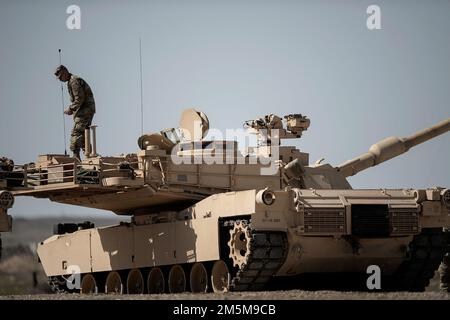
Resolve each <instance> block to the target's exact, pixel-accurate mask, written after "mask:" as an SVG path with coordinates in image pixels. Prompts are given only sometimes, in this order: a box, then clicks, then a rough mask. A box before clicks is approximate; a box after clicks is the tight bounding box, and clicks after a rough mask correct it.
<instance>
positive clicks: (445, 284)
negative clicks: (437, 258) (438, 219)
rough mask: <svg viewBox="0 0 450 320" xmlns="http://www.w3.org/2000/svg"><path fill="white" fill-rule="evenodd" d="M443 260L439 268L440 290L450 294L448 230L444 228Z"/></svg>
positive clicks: (449, 230)
mask: <svg viewBox="0 0 450 320" xmlns="http://www.w3.org/2000/svg"><path fill="white" fill-rule="evenodd" d="M444 237H445V239H444V252H445V255H444V258H443V259H442V263H441V265H440V267H439V273H440V277H441V284H440V289H441V290H442V291H444V292H450V228H444Z"/></svg>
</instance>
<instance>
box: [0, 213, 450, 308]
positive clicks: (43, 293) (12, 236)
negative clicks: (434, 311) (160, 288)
mask: <svg viewBox="0 0 450 320" xmlns="http://www.w3.org/2000/svg"><path fill="white" fill-rule="evenodd" d="M84 220H87V219H77V220H76V221H75V220H70V221H69V220H67V219H65V220H64V219H34V220H24V219H15V221H14V230H13V232H12V233H3V234H2V240H3V256H2V260H1V261H0V300H2V299H12V300H22V299H27V300H28V299H32V300H46V299H51V300H72V299H106V300H111V299H112V300H118V299H120V300H130V299H133V300H179V299H183V300H304V299H309V300H323V299H325V300H327V299H343V300H349V299H362V300H366V299H382V300H394V299H413V300H419V299H420V300H450V295H449V294H443V293H440V292H439V281H438V274H437V273H436V274H435V277H434V279H433V280H432V281H431V284H430V286H429V287H428V288H427V291H426V292H423V293H411V292H352V291H331V290H318V291H304V290H277V291H265V292H245V293H239V292H230V293H225V294H214V293H207V294H191V293H183V294H170V295H169V294H162V295H120V296H119V295H105V294H99V295H87V296H86V295H79V294H53V293H51V291H50V288H49V286H48V285H47V279H46V277H45V274H44V272H43V270H42V267H41V265H40V264H39V262H38V259H37V257H36V255H35V250H36V243H37V242H39V241H40V240H42V239H45V238H47V237H49V236H50V235H51V234H52V230H53V225H54V224H55V223H58V222H83V221H84ZM89 220H90V221H92V222H94V223H95V225H96V226H106V225H112V224H115V223H117V222H118V221H120V220H113V219H100V220H99V219H89ZM122 220H123V219H122Z"/></svg>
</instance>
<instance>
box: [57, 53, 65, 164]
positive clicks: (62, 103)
mask: <svg viewBox="0 0 450 320" xmlns="http://www.w3.org/2000/svg"><path fill="white" fill-rule="evenodd" d="M58 54H59V65H62V62H61V61H62V60H61V49H58ZM61 106H62V111H63V112H62V120H63V130H64V155H66V156H67V142H66V119H65V118H64V88H63V84H62V82H61Z"/></svg>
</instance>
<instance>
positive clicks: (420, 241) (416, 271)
mask: <svg viewBox="0 0 450 320" xmlns="http://www.w3.org/2000/svg"><path fill="white" fill-rule="evenodd" d="M444 237H445V235H444V233H443V231H442V229H441V228H429V229H423V230H422V232H421V233H420V234H418V235H415V236H414V238H413V241H411V243H410V244H409V246H408V250H409V257H410V258H409V259H408V260H407V261H405V262H403V263H402V264H401V265H400V267H399V269H398V270H397V272H396V274H395V275H394V279H393V283H392V286H393V288H391V289H395V290H407V291H425V288H426V287H427V286H428V285H429V284H430V280H431V279H432V278H433V276H434V273H435V272H436V270H437V269H438V267H439V265H440V263H441V261H442V258H443V257H444V254H445V251H446V250H445V249H446V248H445V239H444Z"/></svg>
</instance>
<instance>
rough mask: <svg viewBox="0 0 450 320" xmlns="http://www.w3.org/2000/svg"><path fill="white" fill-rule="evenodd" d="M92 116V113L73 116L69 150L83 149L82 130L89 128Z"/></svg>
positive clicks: (75, 151)
mask: <svg viewBox="0 0 450 320" xmlns="http://www.w3.org/2000/svg"><path fill="white" fill-rule="evenodd" d="M92 118H94V115H93V114H92V115H90V114H89V115H84V116H83V117H75V118H73V128H72V133H71V134H70V150H71V151H72V152H73V153H79V152H80V149H83V150H84V145H85V143H84V130H85V129H86V128H89V126H90V125H91V123H92Z"/></svg>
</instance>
